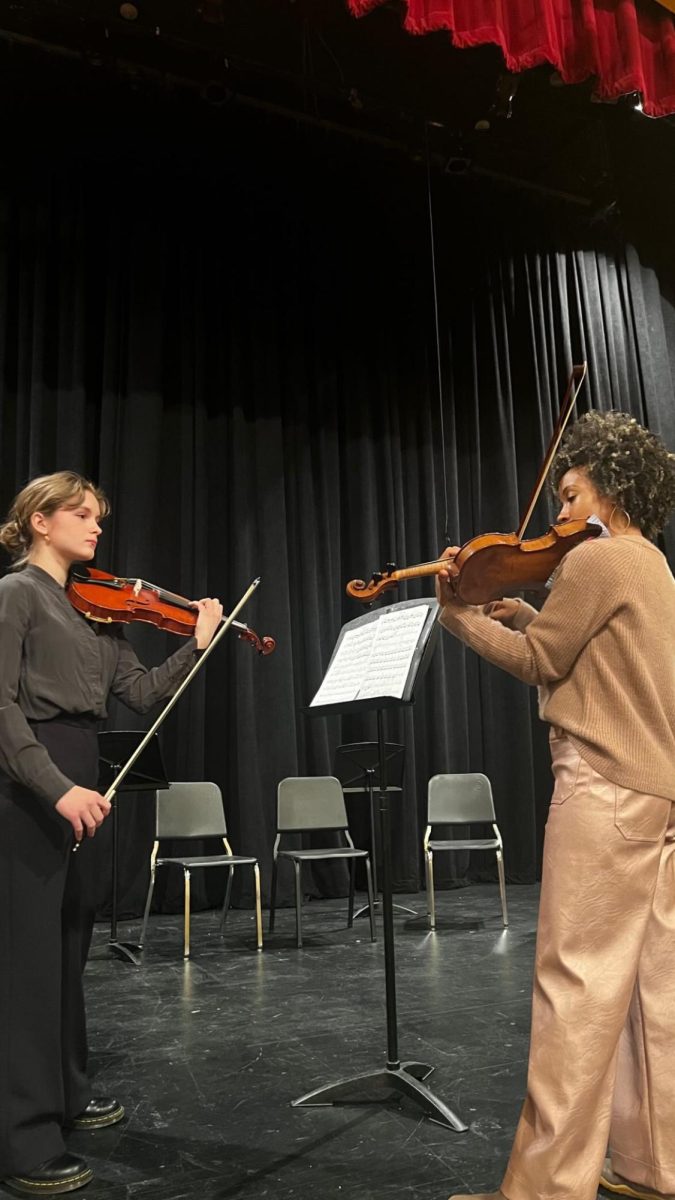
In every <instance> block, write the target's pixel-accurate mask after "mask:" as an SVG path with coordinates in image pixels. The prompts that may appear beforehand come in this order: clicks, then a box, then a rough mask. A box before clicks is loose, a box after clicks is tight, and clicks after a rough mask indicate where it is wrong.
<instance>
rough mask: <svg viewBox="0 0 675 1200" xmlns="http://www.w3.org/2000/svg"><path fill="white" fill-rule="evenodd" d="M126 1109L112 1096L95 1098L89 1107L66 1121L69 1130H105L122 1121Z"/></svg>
mask: <svg viewBox="0 0 675 1200" xmlns="http://www.w3.org/2000/svg"><path fill="white" fill-rule="evenodd" d="M123 1116H124V1109H123V1107H122V1105H121V1104H119V1103H118V1102H117V1100H114V1099H113V1098H112V1096H95V1097H94V1099H93V1100H90V1101H89V1103H88V1105H87V1107H86V1108H84V1109H83V1110H82V1112H81V1113H78V1114H77V1116H76V1117H71V1119H70V1120H69V1121H66V1128H68V1129H103V1128H105V1126H106V1125H116V1124H117V1122H118V1121H121V1120H122V1117H123Z"/></svg>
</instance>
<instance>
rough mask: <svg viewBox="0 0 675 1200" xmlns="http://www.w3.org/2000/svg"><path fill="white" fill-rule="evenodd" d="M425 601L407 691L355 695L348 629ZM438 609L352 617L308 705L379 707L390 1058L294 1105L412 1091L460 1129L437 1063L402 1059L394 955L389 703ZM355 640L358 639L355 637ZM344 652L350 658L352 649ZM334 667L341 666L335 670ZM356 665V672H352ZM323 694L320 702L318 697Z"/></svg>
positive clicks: (416, 661)
mask: <svg viewBox="0 0 675 1200" xmlns="http://www.w3.org/2000/svg"><path fill="white" fill-rule="evenodd" d="M419 605H422V606H424V607H425V608H426V610H427V611H426V615H425V617H424V623H423V625H422V627H421V629H420V630H419V633H418V635H417V641H416V644H415V646H414V650H413V652H412V653H411V654H410V662H409V667H408V672H407V676H406V680H405V685H404V687H403V689H402V695H399V694H396V695H391V694H390V695H381V696H377V695H373V694H371V693H372V691H373V687H372V683H371V685H370V686H369V680H368V677H367V676H366V678H365V679H364V680H363V684H364V686H362V687H360V688H358V689H357V691H356V695H354V689H353V676H354V670H355V663H357V659H358V654H357V655H356V656H355V657H353V658H352V661H351V662H350V663H348V669H347V671H346V672H345V671H342V672H341V668H340V657H339V656H340V652H341V649H342V648H343V642H344V640H345V637H346V636H347V635H349V636H350V637H351V636H352V634H353V633H354V632H356V631H358V633H359V635H362V634H363V632H364V629H363V627H364V626H366V625H367V624H368V623H369V622H373V623H374V622H377V621H380V620H381V619H382V617H383V616H385V615H386V614H388V613H401V612H403V611H404V610H406V609H410V608H413V607H414V606H419ZM437 614H438V605H437V603H436V601H435V600H431V599H428V600H406V601H404V602H403V603H401V604H391V605H389V606H388V607H387V608H383V609H379V610H378V611H376V612H372V613H368V614H367V615H366V616H364V617H358V618H357V619H356V620H355V621H350V622H349V623H348V624H347V625H345V626H343V628H342V630H341V632H340V636H339V638H338V641H337V644H336V647H335V650H334V651H333V654H332V657H331V660H330V663H329V665H328V671H327V672H326V677H325V679H324V683H323V684H322V686H321V688H320V689H319V692H318V693H317V696H315V698H314V701H313V702H312V704H311V705H310V706H309V707H308V708H305V709H303V712H304V713H305V714H307V715H309V716H322V717H325V716H331V715H337V714H340V715H343V714H345V713H350V714H351V713H355V712H368V711H372V709H375V710H376V711H377V744H378V752H379V754H378V757H379V763H378V765H379V812H380V828H381V832H382V917H383V928H384V972H385V990H386V1007H387V1059H386V1065H385V1066H384V1067H383V1068H380V1070H375V1071H368V1072H365V1073H364V1074H361V1075H354V1076H352V1077H350V1078H348V1079H341V1080H339V1081H338V1082H337V1083H329V1084H324V1085H323V1086H322V1087H318V1088H315V1089H314V1091H312V1092H308V1093H307V1095H306V1096H301V1097H300V1098H299V1099H298V1100H293V1101H292V1105H293V1107H294V1108H297V1107H300V1106H305V1105H306V1106H319V1105H328V1104H363V1103H371V1104H372V1103H378V1102H381V1101H384V1100H387V1099H389V1098H390V1097H391V1096H392V1095H393V1096H396V1095H398V1096H407V1097H408V1098H409V1099H410V1100H412V1101H414V1102H415V1103H416V1104H417V1105H419V1107H420V1108H422V1109H423V1110H424V1112H426V1113H427V1115H428V1116H429V1117H430V1118H431V1120H432V1121H436V1122H438V1123H439V1124H440V1125H444V1126H446V1128H448V1129H454V1130H455V1131H456V1132H458V1133H463V1132H464V1131H465V1130H466V1129H467V1126H466V1125H465V1123H464V1121H462V1119H461V1117H459V1116H457V1114H456V1113H454V1112H453V1111H452V1109H450V1108H448V1106H447V1105H446V1104H444V1103H443V1101H442V1100H439V1099H438V1097H437V1096H435V1095H434V1093H433V1092H432V1091H431V1089H430V1088H428V1087H427V1086H426V1084H425V1083H424V1080H425V1079H427V1078H428V1077H429V1075H431V1072H432V1071H433V1069H434V1068H433V1067H431V1066H429V1065H428V1063H420V1062H404V1063H402V1062H401V1061H400V1059H399V1053H398V1033H397V1028H396V966H395V961H394V920H393V911H392V907H393V906H392V898H391V827H390V820H389V796H388V792H387V783H386V777H387V752H386V740H385V728H384V713H385V710H386V709H388V708H401V707H405V706H408V705H411V704H412V703H414V700H415V689H416V686H417V684H418V682H419V680H420V679H421V678H422V676H423V674H424V671H425V670H426V668H427V666H428V664H429V661H430V659H431V653H432V649H433V645H434V644H435V634H436V633H437V625H436V617H437ZM373 636H375V635H373ZM350 644H351V645H354V644H355V643H354V639H353V638H352V641H351V643H350ZM343 657H344V658H346V659H348V658H349V652H348V653H347V655H345V656H343ZM334 667H335V670H334V671H333V668H334ZM366 670H368V668H366ZM350 671H351V676H350V674H349V673H350ZM345 678H347V682H346V683H345V685H344V688H343V694H344V695H345V699H344V700H340V699H339V695H340V691H341V688H342V687H343V685H342V684H341V682H340V680H341V679H345ZM350 678H351V680H352V682H351V684H350V682H349V679H350ZM376 678H377V676H376ZM329 680H330V681H331V686H329V687H327V684H328V683H329ZM359 691H366V692H367V693H368V695H367V697H364V698H363V699H360V698H359V696H358V692H359ZM324 698H326V703H322V702H321V701H322V700H323V699H324ZM329 698H330V699H329ZM317 700H318V703H316V701H317Z"/></svg>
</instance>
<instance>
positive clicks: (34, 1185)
mask: <svg viewBox="0 0 675 1200" xmlns="http://www.w3.org/2000/svg"><path fill="white" fill-rule="evenodd" d="M93 1177H94V1172H93V1171H92V1169H91V1167H88V1166H87V1164H86V1162H85V1161H84V1159H83V1158H78V1157H77V1155H75V1154H60V1155H59V1157H58V1158H50V1159H49V1161H48V1162H43V1163H40V1165H39V1167H34V1168H33V1170H32V1171H26V1172H25V1174H23V1175H10V1176H9V1177H8V1178H7V1179H3V1181H2V1185H3V1187H6V1188H7V1189H8V1190H9V1191H11V1192H16V1194H17V1195H19V1196H57V1195H59V1194H60V1193H61V1192H74V1191H76V1190H77V1188H81V1187H84V1186H85V1184H87V1183H89V1181H90V1179H93Z"/></svg>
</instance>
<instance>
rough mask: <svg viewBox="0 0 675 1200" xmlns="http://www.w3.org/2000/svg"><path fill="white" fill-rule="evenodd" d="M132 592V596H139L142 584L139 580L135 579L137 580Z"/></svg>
mask: <svg viewBox="0 0 675 1200" xmlns="http://www.w3.org/2000/svg"><path fill="white" fill-rule="evenodd" d="M133 590H134V596H140V594H141V592H142V590H143V582H142V580H140V579H137V580H136V582H135V584H134V589H133Z"/></svg>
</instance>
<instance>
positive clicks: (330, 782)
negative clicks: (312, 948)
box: [269, 775, 375, 948]
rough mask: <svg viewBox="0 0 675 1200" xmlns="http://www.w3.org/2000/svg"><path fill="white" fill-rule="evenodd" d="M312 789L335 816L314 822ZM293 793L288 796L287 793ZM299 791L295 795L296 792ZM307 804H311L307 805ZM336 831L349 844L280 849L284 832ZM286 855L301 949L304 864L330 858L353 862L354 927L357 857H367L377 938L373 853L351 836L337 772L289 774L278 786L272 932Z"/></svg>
mask: <svg viewBox="0 0 675 1200" xmlns="http://www.w3.org/2000/svg"><path fill="white" fill-rule="evenodd" d="M312 791H313V792H314V797H313V799H314V804H315V805H316V800H317V794H318V796H319V799H321V792H322V791H323V792H324V796H325V797H327V799H328V801H329V802H332V803H333V805H334V810H333V816H332V817H330V814H329V817H328V819H326V818H325V817H324V818H321V817H317V819H316V820H314V821H312V820H311V819H309V818H308V814H307V807H309V806H311V804H312ZM287 792H288V793H291V794H290V795H289V796H288V797H287V796H286V795H285V793H287ZM303 792H304V793H307V796H308V797H309V798H308V799H307V798H304V797H303V799H302V802H301V803H299V802H298V793H300V794H302V793H303ZM293 793H295V795H293ZM306 806H307V807H306ZM320 831H325V832H334V833H339V834H342V835H343V837H344V839H345V841H346V843H347V845H346V846H327V847H324V848H320V849H311V850H302V849H300V850H298V849H291V850H282V849H280V843H281V839H282V837H283V836H284V834H291V833H296V834H297V833H308V832H320ZM280 858H286V859H288V860H289V861H290V862H292V864H293V869H294V872H295V935H296V943H297V945H298V948H300V947H302V864H303V862H316V861H320V860H324V859H326V860H329V859H347V860H348V861H349V903H348V912H347V928H348V929H351V928H352V926H353V924H354V875H355V860H356V859H357V858H363V859H364V860H365V865H366V880H367V887H368V909H369V913H370V940H371V941H372V942H374V941H375V907H374V897H373V880H372V873H371V867H370V854H369V852H368V851H367V850H357V849H356V847H355V846H354V843H353V841H352V839H351V836H350V833H349V829H348V826H347V810H346V808H345V800H344V795H343V793H342V786H341V784H340V781H339V779H336V778H335V776H333V775H319V776H313V777H310V776H289V777H288V778H286V779H282V780H281V782H280V783H279V785H278V788H277V835H276V838H275V841H274V850H273V854H272V859H273V861H272V887H271V892H270V919H269V932H270V933H272V932H273V931H274V923H275V916H276V893H277V878H278V867H279V859H280Z"/></svg>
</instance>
